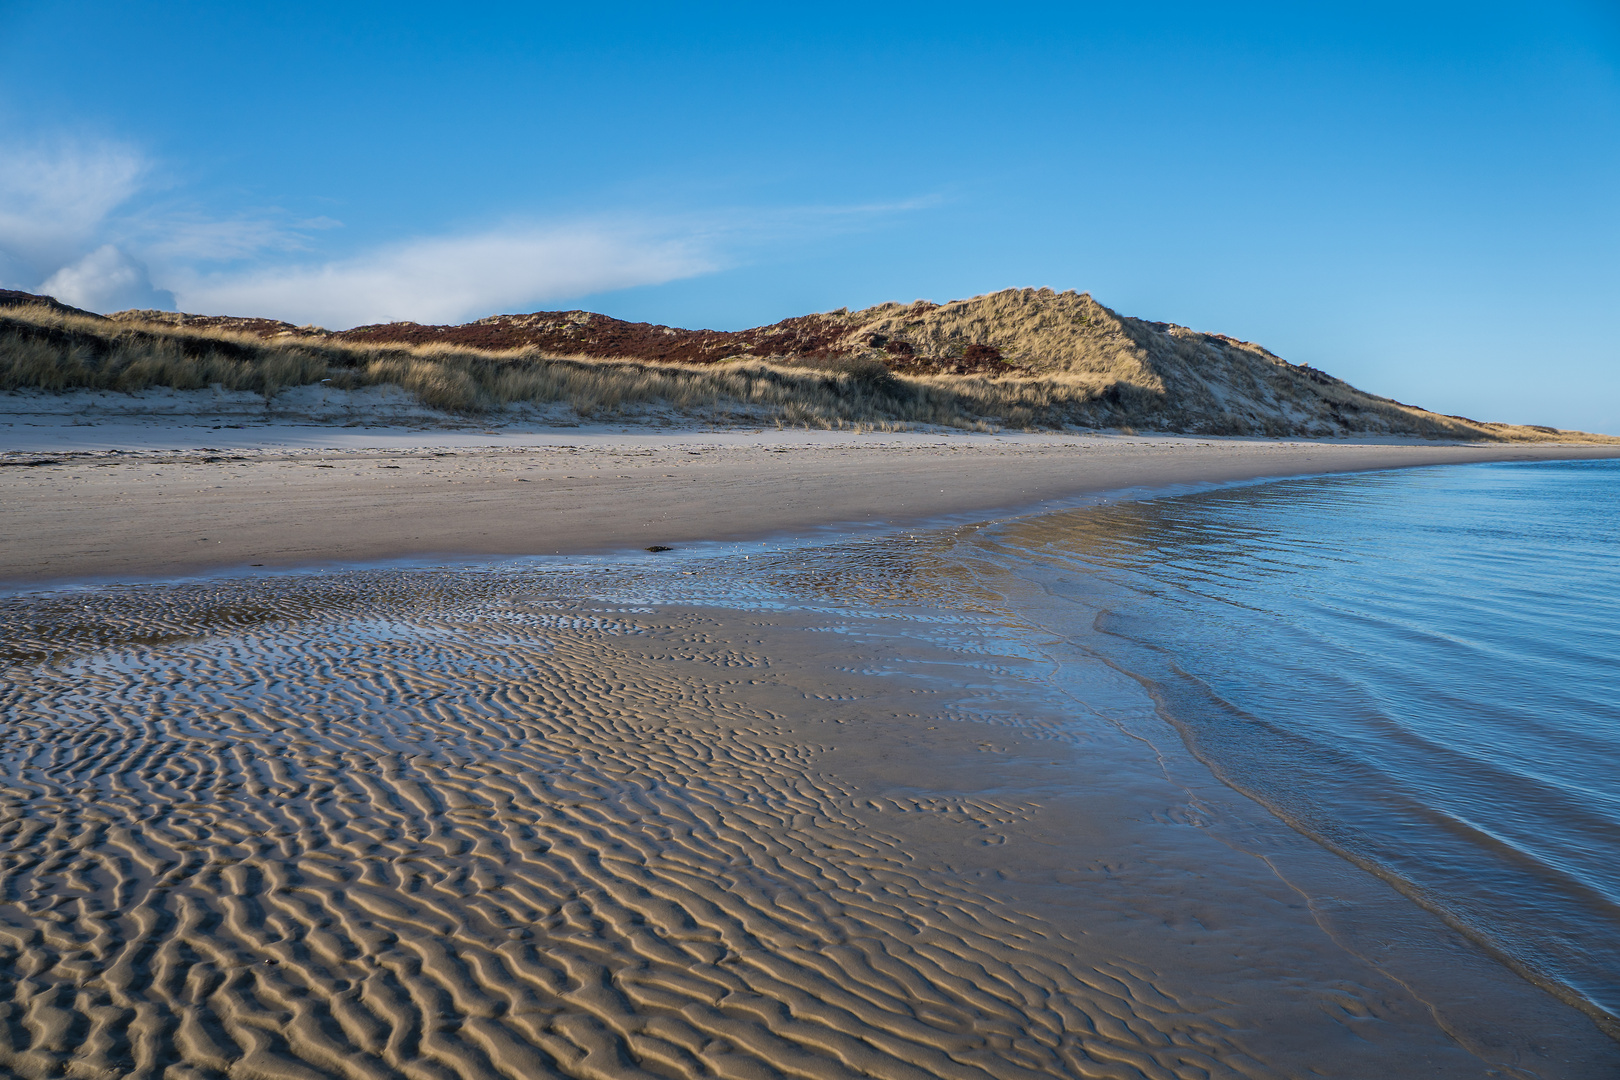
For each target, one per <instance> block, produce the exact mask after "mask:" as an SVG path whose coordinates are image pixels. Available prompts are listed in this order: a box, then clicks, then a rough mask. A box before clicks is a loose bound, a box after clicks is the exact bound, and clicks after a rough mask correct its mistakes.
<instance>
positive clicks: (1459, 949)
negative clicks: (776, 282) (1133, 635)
mask: <svg viewBox="0 0 1620 1080" xmlns="http://www.w3.org/2000/svg"><path fill="white" fill-rule="evenodd" d="M98 431H99V432H100V433H101V436H103V437H105V436H106V434H107V432H106V431H105V430H104V429H86V430H84V431H81V432H80V433H79V434H78V438H79V440H80V441H79V442H77V443H75V444H72V445H70V446H69V447H67V448H65V449H64V448H62V447H60V446H59V447H57V448H56V449H55V450H54V451H53V453H52V454H51V455H50V457H51V458H52V459H54V460H57V461H59V462H60V463H59V464H50V465H27V464H22V462H26V461H30V460H38V459H39V458H40V457H41V456H42V455H41V454H39V453H38V451H40V450H41V449H44V447H43V446H40V445H38V444H37V443H36V444H29V445H23V446H18V445H16V443H15V442H13V444H12V445H11V446H10V448H9V450H8V454H7V458H6V460H7V461H8V462H9V463H10V464H9V466H8V467H6V468H3V469H0V505H3V507H4V519H5V528H4V530H3V535H0V560H3V564H4V566H5V568H6V576H7V577H8V578H9V579H10V580H11V581H12V582H13V583H17V584H25V583H28V582H35V583H38V582H42V581H47V580H50V579H55V578H67V577H79V578H82V577H87V576H91V575H105V576H112V577H125V578H129V577H137V576H143V575H154V576H155V575H163V574H173V573H183V572H191V571H201V570H208V569H216V568H221V567H229V566H233V565H240V564H243V563H249V562H263V563H266V564H269V565H272V566H274V565H280V566H292V565H298V564H311V563H329V562H332V561H341V560H354V561H365V560H376V559H384V558H399V557H410V556H424V555H430V554H443V555H477V554H514V555H519V554H528V553H549V552H552V551H574V552H579V551H587V550H611V549H614V548H620V547H637V548H639V547H643V546H646V545H647V544H651V543H672V544H674V545H677V546H680V545H687V544H694V545H696V543H697V542H698V541H711V540H719V539H728V538H741V537H748V536H761V535H767V534H780V533H792V532H801V533H802V532H807V531H809V530H816V529H827V527H828V526H834V525H837V524H839V523H850V522H852V523H871V522H879V521H882V522H891V523H901V522H906V521H920V520H927V519H933V518H938V517H939V516H941V515H951V514H978V515H983V514H986V513H990V512H995V511H999V510H1017V509H1021V508H1028V507H1029V506H1031V505H1032V504H1037V503H1039V502H1040V501H1041V500H1053V501H1070V500H1075V499H1080V498H1084V497H1085V496H1086V495H1087V494H1088V493H1097V492H1104V491H1120V490H1128V489H1138V490H1141V489H1157V488H1164V487H1169V486H1174V485H1194V484H1207V483H1223V482H1231V481H1235V480H1239V479H1243V478H1248V477H1254V476H1264V475H1289V474H1298V473H1313V472H1328V471H1340V470H1346V469H1353V468H1386V467H1391V466H1396V465H1408V464H1421V463H1431V462H1443V461H1458V460H1485V459H1502V458H1507V457H1525V458H1529V457H1548V456H1584V455H1585V454H1586V453H1590V452H1591V451H1589V450H1558V449H1556V448H1543V447H1531V448H1499V447H1489V448H1466V447H1446V446H1432V445H1428V446H1415V447H1414V446H1394V445H1358V446H1342V445H1321V444H1299V443H1294V444H1289V443H1270V442H1264V443H1250V442H1237V441H1226V440H1168V439H1160V440H1155V439H1130V438H1089V439H1080V438H1058V437H1032V436H1018V437H1006V438H993V437H961V436H954V437H951V438H949V439H941V438H939V437H934V436H921V435H909V436H863V437H858V438H857V437H851V436H834V435H812V434H808V433H761V434H757V435H749V434H742V433H730V434H727V433H709V434H694V433H684V434H683V433H677V434H667V435H642V436H634V437H632V436H625V435H622V434H614V433H591V432H580V433H571V434H570V436H568V437H566V438H564V439H556V438H554V437H549V436H528V437H520V436H515V435H514V436H498V437H497V436H479V435H477V434H476V433H466V434H461V435H441V434H429V433H396V434H393V435H389V434H385V433H376V432H367V433H362V434H351V435H348V436H345V438H347V439H349V440H351V443H350V445H347V446H339V447H337V448H335V449H334V448H330V447H331V444H332V443H333V442H341V441H342V440H341V439H334V437H333V436H332V434H331V433H330V432H327V433H314V434H311V433H307V432H306V433H298V432H282V433H280V434H279V435H276V436H275V437H274V439H271V440H269V441H272V442H274V441H275V439H279V440H280V445H273V446H270V447H266V446H265V445H264V444H265V442H266V441H267V436H266V435H265V433H264V432H256V433H247V434H234V433H231V432H213V433H211V436H212V437H211V439H210V442H209V444H208V445H211V446H214V447H216V449H215V450H213V451H208V452H204V451H201V450H199V449H197V442H196V440H195V439H192V438H190V436H189V435H188V434H185V433H182V434H181V435H180V436H179V437H174V436H173V435H172V433H171V435H170V436H162V435H161V433H157V434H154V433H152V432H148V433H147V434H146V435H144V436H142V438H144V439H145V440H146V441H145V443H144V446H140V447H138V448H133V449H132V448H131V445H130V444H131V443H138V440H136V439H134V438H130V437H126V438H124V439H123V440H122V445H121V446H110V447H109V446H105V445H104V446H102V447H100V448H96V447H95V446H93V445H87V443H86V440H87V438H93V437H95V434H96V432H98ZM233 438H234V439H235V441H236V445H234V446H233V445H231V443H230V440H232V439H233ZM165 439H167V441H165ZM304 439H308V440H312V441H315V442H324V443H326V448H322V447H318V446H317V447H311V446H309V445H307V444H306V445H301V446H300V445H297V444H298V443H299V441H300V440H304ZM457 442H460V443H461V444H462V445H460V446H452V445H450V444H454V443H457ZM480 443H481V444H482V445H479V444H480ZM564 443H567V444H570V445H563V444H564ZM492 444H493V445H492ZM114 449H122V451H123V452H120V453H116V454H115V453H112V452H111V451H112V450H114ZM1611 453H1612V452H1611ZM438 454H448V456H442V457H441V456H435V455H438ZM205 458H213V459H216V460H204V459H205ZM233 458H235V459H240V460H232V459H233ZM322 466H330V467H329V468H322ZM389 466H397V468H389ZM520 480H521V481H527V482H526V483H519V482H517V481H520ZM826 535H828V536H829V537H830V536H831V535H833V534H832V532H831V531H828V532H827V534H826ZM203 537H207V538H208V539H207V540H204V539H203ZM918 543H919V544H920V543H921V542H918ZM867 547H868V548H870V550H871V551H875V552H878V553H879V554H878V555H876V556H872V555H861V554H860V552H859V551H857V550H856V549H860V550H862V551H864V550H866V549H861V548H860V545H859V544H856V545H855V546H854V547H853V548H850V547H848V546H847V545H846V548H835V549H832V550H827V551H822V552H819V553H818V551H817V550H816V549H815V548H814V547H798V548H795V549H793V550H791V551H789V552H787V553H785V554H776V555H768V556H767V555H765V554H764V552H763V549H760V548H755V549H753V553H754V560H753V561H751V562H749V563H748V564H746V565H747V566H748V571H747V573H746V574H745V573H742V572H741V571H739V570H738V564H737V562H736V561H734V560H728V559H726V558H724V557H721V556H709V557H705V556H703V555H702V551H703V550H704V549H703V548H702V547H701V546H698V547H697V549H696V553H695V554H688V553H686V552H683V551H676V552H674V553H672V554H671V555H669V556H667V557H666V558H668V559H669V560H670V561H669V562H668V564H667V565H665V564H664V563H662V562H660V561H657V560H651V559H643V560H640V561H639V563H636V564H615V563H614V562H611V561H609V562H604V563H602V564H600V565H599V566H597V567H595V568H592V569H588V570H581V571H570V570H567V569H566V568H562V567H550V568H546V567H540V568H538V569H528V570H519V569H507V570H501V571H487V570H473V571H466V572H461V571H453V570H441V571H431V570H407V569H398V570H369V571H356V572H351V573H338V574H326V575H271V576H267V575H256V576H255V575H253V574H251V572H250V573H249V574H246V575H243V576H235V577H232V576H225V577H220V578H212V579H206V580H201V581H192V582H168V583H160V584H153V585H149V586H141V585H136V586H120V585H106V586H102V587H96V588H73V589H65V590H54V591H44V592H27V591H25V592H21V593H15V594H13V595H12V596H11V597H9V598H8V599H6V600H5V602H4V604H3V605H0V631H3V633H0V642H3V648H4V655H3V662H4V665H5V675H4V679H3V680H0V1070H4V1071H8V1072H10V1073H14V1074H16V1075H19V1076H23V1077H29V1078H34V1077H40V1078H43V1077H57V1076H74V1077H80V1076H83V1077H102V1076H107V1077H114V1076H116V1077H126V1076H127V1077H142V1078H147V1077H152V1078H157V1077H161V1078H163V1080H181V1078H185V1080H193V1078H198V1080H200V1078H205V1077H210V1078H211V1077H231V1078H238V1077H242V1078H257V1077H275V1078H283V1077H285V1078H312V1077H322V1076H339V1077H368V1078H369V1077H396V1076H397V1077H410V1078H412V1080H416V1078H421V1080H449V1078H471V1077H491V1078H493V1077H499V1076H504V1077H509V1078H514V1080H516V1078H529V1077H539V1076H548V1075H567V1076H577V1077H588V1078H603V1077H653V1076H662V1077H699V1076H714V1077H724V1078H739V1080H742V1078H750V1080H751V1078H755V1077H775V1076H791V1077H804V1078H821V1077H851V1078H853V1077H880V1078H905V1080H924V1078H933V1077H950V1078H962V1080H967V1078H971V1077H1008V1078H1013V1077H1035V1076H1084V1077H1110V1078H1151V1080H1170V1078H1175V1080H1194V1078H1198V1080H1205V1078H1211V1077H1219V1078H1233V1080H1235V1078H1238V1077H1246V1078H1251V1080H1270V1078H1279V1077H1301V1078H1304V1077H1341V1078H1344V1080H1361V1078H1370V1077H1486V1076H1498V1077H1514V1078H1519V1080H1526V1078H1530V1077H1548V1078H1552V1077H1571V1078H1574V1077H1580V1078H1586V1077H1592V1078H1596V1077H1605V1076H1612V1075H1614V1073H1615V1070H1616V1069H1617V1068H1620V1048H1617V1047H1616V1044H1615V1043H1613V1042H1611V1041H1609V1040H1608V1039H1606V1038H1605V1037H1604V1036H1602V1035H1601V1034H1600V1033H1599V1032H1598V1031H1597V1029H1596V1028H1595V1027H1594V1026H1593V1025H1592V1024H1591V1022H1590V1021H1589V1020H1587V1018H1585V1017H1584V1016H1582V1015H1581V1014H1579V1013H1576V1012H1574V1011H1573V1010H1570V1009H1568V1008H1566V1007H1565V1006H1563V1005H1561V1004H1559V1003H1558V1002H1556V1001H1555V1000H1553V999H1552V998H1551V997H1549V996H1547V995H1545V994H1543V993H1542V992H1541V991H1539V990H1536V989H1535V988H1533V987H1531V986H1530V985H1529V984H1527V983H1525V982H1522V981H1521V980H1519V979H1518V978H1517V977H1516V976H1513V975H1512V974H1511V973H1509V972H1507V971H1506V970H1505V969H1503V968H1500V967H1498V966H1497V965H1495V964H1493V963H1491V962H1490V961H1488V960H1486V959H1485V958H1484V957H1482V956H1481V955H1480V954H1478V953H1477V951H1475V950H1474V949H1472V948H1471V947H1470V946H1469V945H1467V943H1466V942H1463V941H1462V940H1460V939H1459V938H1457V937H1456V935H1454V934H1452V933H1450V932H1449V931H1448V930H1446V928H1445V927H1444V926H1442V925H1440V924H1439V923H1438V922H1437V921H1436V920H1433V919H1431V918H1429V917H1428V916H1427V915H1426V914H1425V913H1423V912H1422V911H1421V910H1419V909H1417V908H1415V907H1414V906H1413V905H1411V904H1410V903H1408V902H1406V901H1405V900H1403V899H1402V898H1401V897H1399V896H1398V895H1397V894H1395V893H1394V892H1393V890H1390V889H1388V888H1387V887H1386V886H1384V885H1383V884H1382V883H1380V882H1378V881H1376V880H1375V879H1372V878H1370V877H1369V876H1367V875H1365V874H1363V873H1361V872H1360V871H1358V870H1355V869H1354V868H1352V867H1350V866H1349V865H1348V864H1346V863H1343V862H1341V861H1339V860H1337V859H1335V858H1333V857H1331V856H1329V855H1327V854H1326V853H1324V852H1323V851H1322V850H1321V849H1319V848H1317V847H1316V846H1315V845H1312V844H1310V843H1309V842H1308V841H1306V840H1304V839H1303V838H1301V837H1299V836H1298V835H1297V834H1295V833H1293V832H1292V831H1291V830H1288V829H1287V828H1286V827H1284V826H1282V825H1281V824H1280V823H1278V822H1277V821H1275V820H1274V819H1272V818H1270V817H1269V816H1267V815H1265V814H1264V813H1263V812H1260V811H1259V810H1258V808H1257V807H1255V806H1254V805H1253V804H1250V803H1248V802H1247V801H1246V800H1244V799H1242V798H1241V797H1239V796H1237V795H1235V794H1234V793H1232V792H1231V791H1229V790H1228V789H1226V788H1224V787H1222V786H1221V785H1220V784H1219V783H1217V782H1216V781H1215V780H1214V779H1213V778H1212V777H1211V776H1210V775H1209V773H1208V770H1207V769H1204V768H1203V767H1202V766H1200V765H1199V764H1198V763H1197V762H1196V761H1195V760H1194V759H1192V758H1191V756H1190V755H1188V754H1187V753H1186V751H1185V749H1184V748H1183V747H1181V746H1180V744H1179V742H1178V741H1177V740H1176V739H1175V737H1174V735H1173V733H1172V732H1171V729H1170V728H1169V727H1168V726H1167V725H1165V724H1164V723H1163V721H1162V720H1160V719H1159V718H1158V717H1157V715H1156V713H1155V711H1154V707H1153V703H1152V701H1151V700H1150V699H1148V698H1147V697H1146V695H1145V694H1143V693H1142V691H1141V690H1140V688H1139V687H1136V685H1135V684H1134V683H1133V682H1132V681H1131V680H1129V679H1128V678H1126V677H1125V676H1123V675H1121V674H1120V673H1117V672H1113V671H1112V670H1111V669H1107V668H1106V667H1103V666H1102V665H1097V666H1096V668H1095V671H1094V673H1093V675H1092V676H1090V678H1089V681H1088V682H1087V683H1086V684H1085V685H1084V686H1081V687H1079V688H1076V687H1073V686H1068V687H1065V688H1064V689H1063V691H1062V692H1061V693H1060V692H1057V691H1056V690H1054V689H1053V688H1051V687H1047V686H1044V685H1043V684H1042V681H1041V678H1042V677H1041V672H1042V671H1043V670H1044V668H1045V666H1046V664H1047V663H1048V660H1049V657H1050V655H1052V652H1051V650H1053V649H1056V648H1058V647H1059V643H1050V642H1040V641H1034V640H1029V639H1026V638H1020V637H1018V635H1017V634H1016V633H1014V631H1013V629H1012V628H1009V627H1008V626H1005V625H1001V623H1000V622H998V620H997V618H996V617H994V615H978V614H974V613H972V612H970V611H968V610H966V609H965V608H963V607H962V606H961V605H959V604H958V605H955V606H956V608H957V609H956V610H935V609H932V608H930V607H928V606H927V602H928V600H929V598H930V596H933V595H935V594H936V593H937V586H938V582H931V581H930V580H928V579H927V577H926V575H922V574H921V572H920V571H919V570H918V568H917V567H918V559H917V558H916V557H915V556H914V555H913V554H912V553H913V552H914V551H915V550H916V548H915V547H914V546H907V545H903V544H902V543H901V542H900V541H898V540H896V541H882V540H876V539H874V540H871V541H869V542H867ZM890 547H893V548H899V549H900V550H901V551H902V555H901V556H899V557H892V558H891V557H889V556H887V555H883V554H882V553H883V552H885V551H887V550H888V548H890ZM863 560H864V561H863ZM935 573H936V576H937V575H938V574H945V575H948V574H949V573H950V568H949V567H944V568H941V569H939V570H937V571H935ZM784 580H786V581H789V582H790V585H791V588H793V589H797V590H798V591H799V592H798V595H800V597H801V600H800V601H798V602H796V603H795V604H792V605H789V606H788V607H787V608H786V609H783V608H782V607H780V606H779V605H776V604H773V603H769V602H760V603H759V604H757V605H754V606H753V607H750V598H751V597H754V596H755V595H756V594H755V593H753V592H751V591H750V590H751V589H752V588H754V587H755V586H754V585H750V582H755V583H765V582H772V583H779V582H781V581H784ZM705 583H707V587H709V588H710V589H711V594H712V595H713V596H715V597H720V598H725V597H730V598H731V602H730V603H729V605H728V606H725V607H718V606H714V604H712V603H711V604H705V603H704V601H703V597H704V596H705V595H710V594H705V592H704V588H705V587H706V586H705ZM758 587H759V588H763V587H764V586H763V584H760V585H759V586H758ZM772 587H778V586H777V585H773V586H772ZM781 587H784V588H785V587H788V586H781ZM758 595H760V596H763V595H764V594H763V593H760V594H758ZM939 595H943V594H939ZM858 596H873V597H876V598H877V602H876V603H873V604H864V605H863V604H862V603H861V602H860V601H859V600H858V599H856V597H858ZM592 597H595V598H597V599H591V598H592ZM659 597H663V598H664V599H663V600H660V599H659ZM885 597H886V598H887V599H885ZM604 598H605V599H604ZM615 598H617V599H615ZM649 598H650V599H649ZM947 606H950V605H947Z"/></svg>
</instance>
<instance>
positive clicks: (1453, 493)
mask: <svg viewBox="0 0 1620 1080" xmlns="http://www.w3.org/2000/svg"><path fill="white" fill-rule="evenodd" d="M963 547H964V548H965V549H966V551H970V552H972V553H973V554H974V555H975V556H976V559H975V565H977V566H978V567H979V568H980V572H981V574H982V575H983V578H984V580H985V581H986V582H991V583H993V582H1001V581H1004V576H1003V575H1005V573H1006V572H1007V571H1008V570H1009V569H1010V570H1011V571H1012V573H1013V574H1014V575H1015V576H1016V577H1017V578H1018V579H1020V580H1021V581H1023V582H1025V583H1027V584H1028V585H1030V586H1031V588H1030V589H1029V590H1028V591H1026V592H1024V593H1021V594H1019V593H1017V590H1016V589H1008V588H1006V587H1005V586H1004V585H1003V586H997V588H998V589H999V590H1000V591H1002V592H1006V593H1008V594H1009V602H1011V603H1012V604H1013V606H1014V607H1015V608H1016V609H1017V610H1018V611H1019V613H1020V615H1021V616H1022V617H1024V618H1027V619H1029V620H1031V621H1032V622H1034V623H1035V624H1037V625H1041V626H1044V627H1046V628H1048V629H1049V630H1052V631H1054V632H1057V633H1060V634H1063V635H1065V636H1067V637H1069V638H1070V639H1072V640H1074V641H1076V642H1078V643H1081V644H1083V645H1084V646H1085V647H1086V648H1087V649H1088V650H1091V651H1093V652H1094V653H1095V654H1096V655H1098V656H1101V657H1104V658H1107V659H1108V660H1109V661H1110V662H1112V663H1114V664H1115V665H1117V666H1118V667H1120V668H1121V669H1123V670H1125V671H1128V672H1130V673H1131V674H1133V675H1135V676H1137V677H1139V678H1141V679H1142V680H1144V682H1146V683H1147V684H1148V685H1149V686H1150V687H1151V688H1152V690H1153V691H1154V693H1155V695H1156V696H1157V697H1158V699H1159V701H1160V703H1161V707H1162V708H1163V710H1164V711H1165V713H1166V715H1167V716H1168V717H1169V718H1171V719H1172V720H1173V721H1175V722H1176V723H1177V724H1178V726H1180V727H1181V728H1182V729H1183V732H1184V734H1185V735H1186V736H1187V738H1188V741H1189V744H1190V745H1191V746H1192V747H1193V749H1194V750H1195V752H1196V753H1198V754H1199V755H1200V756H1201V757H1202V758H1203V759H1204V760H1205V761H1206V762H1208V763H1210V764H1211V765H1212V766H1213V767H1214V768H1215V769H1216V770H1217V772H1218V774H1219V775H1221V776H1222V777H1223V778H1224V779H1227V780H1228V781H1229V782H1231V783H1232V784H1234V785H1235V786H1237V787H1239V788H1240V789H1241V790H1243V791H1245V792H1247V793H1249V794H1251V795H1253V796H1254V797H1255V798H1257V799H1259V800H1260V801H1261V802H1263V803H1264V804H1266V805H1267V806H1269V807H1271V808H1272V809H1273V810H1275V811H1276V812H1277V813H1278V814H1280V815H1281V816H1282V817H1284V818H1285V819H1286V820H1288V821H1289V822H1290V823H1293V824H1294V825H1296V826H1297V827H1298V828H1300V829H1302V830H1303V831H1305V832H1307V833H1308V834H1310V835H1312V836H1314V837H1316V838H1318V839H1320V840H1322V841H1323V842H1325V843H1327V844H1328V845H1330V846H1331V847H1332V848H1334V849H1335V850H1337V851H1339V852H1341V853H1342V854H1345V855H1347V856H1348V857H1350V858H1351V859H1353V860H1355V861H1357V862H1359V863H1361V864H1362V865H1364V866H1366V867H1368V868H1370V869H1373V870H1374V871H1375V872H1378V873H1380V874H1381V875H1384V876H1386V877H1387V878H1388V879H1390V880H1392V881H1394V882H1396V883H1397V884H1398V886H1399V887H1401V888H1402V889H1403V890H1404V891H1407V892H1408V893H1409V895H1412V896H1414V897H1415V898H1417V899H1419V900H1420V901H1421V902H1422V903H1423V904H1424V905H1426V906H1428V907H1430V908H1431V909H1432V910H1435V911H1437V912H1440V913H1442V914H1443V915H1444V916H1445V917H1446V918H1447V919H1448V920H1450V921H1452V922H1453V924H1454V925H1457V926H1459V927H1461V928H1464V929H1465V930H1466V932H1468V933H1470V934H1471V935H1473V936H1475V937H1476V938H1477V939H1478V940H1480V941H1482V942H1484V943H1486V944H1487V945H1488V946H1489V947H1491V948H1493V949H1494V950H1496V951H1498V953H1499V954H1500V955H1501V956H1502V957H1503V958H1505V959H1507V960H1508V961H1509V962H1510V963H1512V964H1514V965H1516V966H1518V967H1519V968H1520V969H1521V970H1522V971H1523V972H1524V973H1526V974H1529V975H1531V976H1532V977H1533V978H1535V979H1537V980H1539V981H1543V982H1544V983H1546V984H1549V985H1552V986H1554V987H1556V988H1558V989H1560V990H1561V991H1562V992H1564V993H1566V994H1574V995H1578V996H1579V997H1580V998H1581V999H1583V1000H1584V1002H1585V1003H1586V1004H1587V1005H1588V1006H1593V1007H1596V1008H1598V1009H1601V1010H1603V1011H1604V1012H1607V1013H1608V1014H1610V1015H1611V1016H1613V1015H1616V1014H1620V700H1617V697H1620V675H1617V672H1620V558H1617V555H1620V462H1612V461H1595V462H1547V463H1535V464H1492V465H1467V466H1450V467H1443V468H1434V469H1421V470H1407V471H1400V472H1389V473H1379V474H1372V475H1364V476H1351V477H1330V478H1318V479H1302V480H1289V481H1283V482H1277V483H1270V484H1265V485H1261V486H1256V487H1248V488H1237V489H1228V490H1224V491H1218V492H1212V493H1205V494H1200V495H1192V496H1181V497H1175V498H1168V499H1161V500H1157V501H1151V502H1143V503H1134V504H1126V505H1118V506H1112V507H1106V508H1099V509H1091V510H1085V511H1079V512H1074V513H1069V514H1059V515H1052V516H1049V517H1044V518H1040V519H1036V520H1031V521H1024V522H1017V523H1013V524H1010V525H1005V526H999V527H995V528H990V529H985V530H979V531H976V532H975V533H973V534H971V536H968V537H964V540H963Z"/></svg>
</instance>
